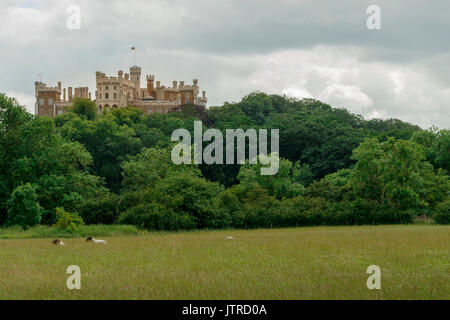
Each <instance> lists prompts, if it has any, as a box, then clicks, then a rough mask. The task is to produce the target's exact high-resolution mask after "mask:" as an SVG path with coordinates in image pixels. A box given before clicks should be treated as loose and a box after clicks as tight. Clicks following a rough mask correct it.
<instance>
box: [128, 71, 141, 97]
mask: <svg viewBox="0 0 450 320" xmlns="http://www.w3.org/2000/svg"><path fill="white" fill-rule="evenodd" d="M130 77H131V81H133V82H134V88H135V90H136V92H140V91H141V67H138V66H132V67H131V68H130Z"/></svg>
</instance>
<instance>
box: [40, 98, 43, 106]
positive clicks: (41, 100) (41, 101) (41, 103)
mask: <svg viewBox="0 0 450 320" xmlns="http://www.w3.org/2000/svg"><path fill="white" fill-rule="evenodd" d="M39 105H40V106H43V105H44V99H42V98H40V99H39Z"/></svg>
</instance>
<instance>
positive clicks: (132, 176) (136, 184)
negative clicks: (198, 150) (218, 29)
mask: <svg viewBox="0 0 450 320" xmlns="http://www.w3.org/2000/svg"><path fill="white" fill-rule="evenodd" d="M171 151H172V149H171V148H164V149H159V148H149V149H144V150H143V151H142V152H141V153H139V154H137V155H135V156H130V157H129V158H128V161H126V162H124V163H123V165H122V168H123V173H122V174H123V182H122V184H123V186H124V187H125V188H126V189H128V190H139V189H145V188H148V187H152V186H154V185H155V183H157V182H158V181H160V180H163V179H166V178H167V177H169V176H171V175H176V174H181V173H183V172H188V173H190V174H192V175H194V176H195V175H199V174H200V172H199V170H198V169H197V168H196V167H195V166H193V165H176V164H174V163H173V162H172V159H171Z"/></svg>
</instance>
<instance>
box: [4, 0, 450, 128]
mask: <svg viewBox="0 0 450 320" xmlns="http://www.w3.org/2000/svg"><path fill="white" fill-rule="evenodd" d="M72 4H75V5H78V6H79V7H80V8H81V28H80V29H79V30H69V29H68V28H67V19H68V17H69V14H67V8H68V7H69V5H72ZM371 4H375V5H377V6H379V7H380V9H381V29H380V30H369V29H368V28H367V25H366V21H367V18H368V17H369V14H367V13H366V9H367V7H368V6H369V5H371ZM449 12H450V1H448V0H442V1H439V0H434V1H433V0H430V1H425V0H423V1H418V0H401V1H400V0H398V1H392V0H386V1H385V0H371V1H365V0H352V1H350V0H339V1H336V0H330V1H309V0H282V1H280V0H277V1H274V0H270V1H266V0H253V1H246V0H200V1H196V0H150V1H149V0H145V1H144V0H128V1H118V0H109V1H106V0H105V1H102V0H92V1H86V0H71V1H65V0H42V1H39V0H35V1H31V0H29V1H19V0H17V1H10V0H2V1H1V2H0V21H1V23H0V55H1V59H0V92H5V93H7V94H8V95H12V96H15V97H17V99H18V100H19V102H20V103H22V104H25V105H27V107H28V108H29V109H30V110H32V109H33V106H34V81H35V80H38V79H39V78H38V74H42V75H43V80H44V82H46V83H47V84H49V85H52V86H56V83H57V81H62V82H63V87H67V86H73V87H78V86H88V87H89V88H90V90H91V91H92V92H93V93H94V91H95V71H102V72H105V73H107V74H108V75H117V71H118V70H119V69H122V70H124V71H127V70H128V68H129V67H130V65H132V64H134V58H133V54H132V52H131V50H130V48H131V46H135V47H136V49H137V51H136V59H137V64H138V65H140V66H142V68H143V69H142V72H143V76H144V79H145V75H146V74H155V76H156V80H160V81H161V82H162V84H165V85H171V83H172V80H178V81H180V80H184V81H186V82H187V83H191V82H192V79H193V78H198V79H199V85H200V87H201V90H206V91H207V96H208V98H209V103H208V104H209V105H221V104H223V102H225V101H229V102H232V101H239V100H240V99H241V98H242V97H243V96H245V95H246V94H248V93H250V92H252V91H255V90H260V91H264V92H267V93H277V94H287V95H290V96H295V97H300V98H302V97H312V98H316V99H319V100H322V101H324V102H327V103H329V104H331V105H332V106H333V107H346V108H347V109H349V110H350V111H352V112H355V113H358V114H361V115H364V116H366V117H381V118H391V117H394V118H399V119H401V120H404V121H409V122H413V123H415V124H419V125H421V126H422V127H424V128H427V127H430V126H431V125H433V124H434V125H437V126H439V127H440V128H450V108H449V107H450V106H449V102H450V50H449V49H450V39H449V38H450V19H449V18H448V15H449ZM142 85H143V86H144V85H145V83H144V81H142Z"/></svg>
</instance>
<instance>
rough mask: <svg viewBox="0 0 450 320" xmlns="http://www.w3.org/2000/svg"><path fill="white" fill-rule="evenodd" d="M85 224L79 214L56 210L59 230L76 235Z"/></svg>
mask: <svg viewBox="0 0 450 320" xmlns="http://www.w3.org/2000/svg"><path fill="white" fill-rule="evenodd" d="M83 224H84V222H83V219H82V218H81V217H80V216H79V215H78V214H77V213H71V212H67V211H65V210H64V209H63V208H56V224H55V227H56V228H57V229H59V230H63V231H67V232H70V233H74V232H75V231H77V230H78V229H79V228H80V226H82V225H83Z"/></svg>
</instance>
